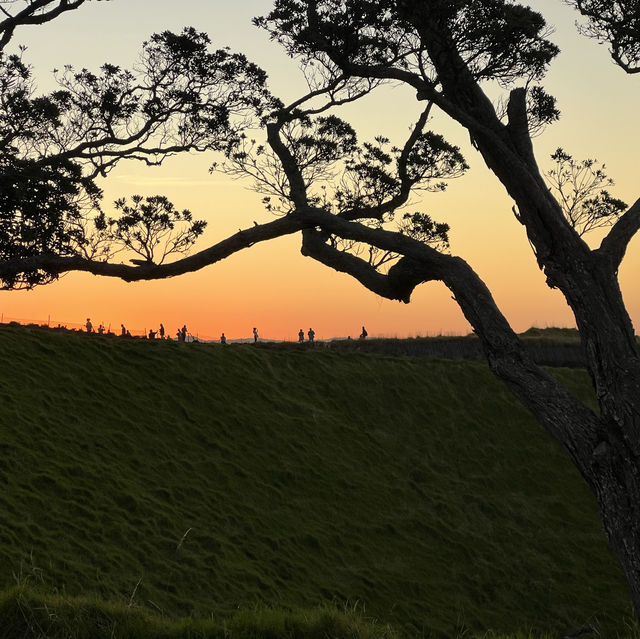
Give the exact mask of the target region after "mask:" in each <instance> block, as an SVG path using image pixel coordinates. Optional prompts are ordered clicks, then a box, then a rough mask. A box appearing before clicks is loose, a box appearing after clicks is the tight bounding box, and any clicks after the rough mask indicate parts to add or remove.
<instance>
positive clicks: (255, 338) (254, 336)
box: [253, 326, 258, 344]
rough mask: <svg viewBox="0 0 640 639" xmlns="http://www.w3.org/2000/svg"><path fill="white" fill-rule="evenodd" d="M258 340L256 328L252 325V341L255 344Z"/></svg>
mask: <svg viewBox="0 0 640 639" xmlns="http://www.w3.org/2000/svg"><path fill="white" fill-rule="evenodd" d="M257 341H258V329H257V328H256V327H255V326H254V327H253V343H254V344H255V343H256V342H257Z"/></svg>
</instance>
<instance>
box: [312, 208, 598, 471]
mask: <svg viewBox="0 0 640 639" xmlns="http://www.w3.org/2000/svg"><path fill="white" fill-rule="evenodd" d="M318 217H320V216H318ZM318 222H319V223H318V226H319V227H320V228H322V230H323V231H330V232H332V233H340V235H342V236H344V237H349V238H350V239H354V240H357V241H361V242H373V243H374V244H375V245H376V246H378V247H379V248H381V249H383V250H394V251H401V250H402V251H403V252H404V257H403V258H401V259H400V261H399V262H398V263H397V264H396V265H394V267H392V268H391V269H390V270H389V273H388V274H387V275H383V274H381V273H378V272H377V271H376V270H375V269H374V268H373V267H371V266H370V265H369V264H368V263H367V262H365V261H364V260H363V259H361V258H358V257H356V256H354V255H350V254H345V253H343V252H341V251H338V250H336V249H334V248H332V247H331V246H329V245H328V244H326V243H325V238H326V234H323V233H322V232H319V231H317V230H306V231H304V232H303V238H304V239H303V247H302V253H303V255H307V256H309V257H312V258H313V259H316V260H318V261H320V262H322V263H323V264H325V265H327V266H329V267H331V268H333V269H335V270H337V271H340V272H343V273H347V274H348V275H351V276H352V277H353V278H355V279H356V280H357V281H359V282H360V283H361V284H363V285H364V286H366V287H367V288H368V289H369V290H371V291H373V292H374V293H376V294H377V295H381V296H383V297H386V298H387V299H392V300H401V301H403V302H405V303H407V302H408V301H409V299H410V296H411V293H412V291H413V290H414V289H415V287H416V286H417V285H418V284H420V283H422V282H428V281H442V282H443V283H444V284H445V286H447V288H449V289H450V290H451V292H452V293H453V294H454V299H455V301H456V302H457V303H458V305H459V306H460V309H461V310H462V312H463V314H464V316H465V318H466V319H467V320H468V321H469V323H470V324H471V325H472V326H473V328H474V331H475V332H476V334H477V335H478V337H479V338H480V340H481V342H482V347H483V350H484V352H485V355H486V357H487V359H488V362H489V365H490V367H491V369H492V370H493V371H494V372H495V373H496V374H497V375H498V377H500V379H502V380H503V381H504V382H505V383H506V384H507V385H508V386H509V388H510V390H511V391H512V392H513V393H514V394H515V395H516V397H518V399H520V401H521V402H522V403H523V404H524V405H525V406H527V408H529V409H530V410H531V411H532V412H533V413H534V414H535V415H536V417H537V418H538V419H540V420H541V422H542V423H543V424H544V425H545V426H546V428H547V429H548V430H549V431H550V432H551V433H552V434H553V435H554V436H556V437H557V438H558V439H559V441H561V442H562V443H563V445H564V446H565V448H566V449H567V451H568V453H569V454H570V455H571V457H572V458H573V460H574V462H575V463H576V465H577V467H578V468H579V469H580V470H581V472H582V473H583V475H584V476H585V479H587V480H588V473H587V472H586V470H587V469H586V468H585V466H584V461H580V460H581V459H582V460H584V459H585V451H588V453H589V456H590V454H591V451H593V449H594V448H595V446H596V445H597V429H598V424H599V420H598V417H597V416H596V415H595V414H594V413H593V411H591V410H590V409H589V408H587V407H586V406H585V405H584V404H582V402H580V401H579V400H578V399H576V398H575V397H573V396H572V395H571V394H570V393H569V392H568V391H567V390H566V389H565V388H564V387H563V386H561V385H560V384H559V383H558V382H557V381H556V380H555V379H553V378H552V377H551V376H550V375H548V374H547V373H545V372H544V371H543V370H542V369H540V368H539V367H538V366H537V365H536V364H535V363H534V362H533V360H532V359H531V357H530V356H529V355H528V354H527V352H526V351H525V350H524V348H523V346H522V343H521V342H520V340H519V338H518V336H517V335H516V334H515V333H514V332H513V330H512V329H511V327H510V325H509V323H508V321H507V320H506V318H505V317H504V316H503V315H502V313H501V312H500V310H499V309H498V307H497V305H496V303H495V301H494V299H493V297H492V295H491V293H490V291H489V289H488V288H487V287H486V285H485V284H484V282H482V280H481V279H480V278H479V277H478V275H477V274H476V273H475V272H474V271H473V269H472V268H471V267H470V266H469V264H467V263H466V262H465V261H464V260H463V259H461V258H459V257H454V256H450V255H444V254H442V253H439V252H438V251H436V250H435V249H432V248H431V247H429V246H425V245H423V244H421V243H420V242H416V241H415V240H412V239H411V238H407V237H405V236H403V235H400V234H398V233H392V232H390V231H381V230H379V229H371V228H369V227H366V226H363V225H362V224H358V223H354V222H347V221H345V220H341V219H339V218H336V217H335V216H327V217H326V219H325V220H324V222H320V220H319V219H318ZM576 414H577V415H579V416H580V419H579V420H577V421H574V420H573V419H571V420H569V421H568V420H567V416H568V415H574V416H575V415H576ZM588 481H589V480H588Z"/></svg>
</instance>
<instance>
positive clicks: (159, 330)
mask: <svg viewBox="0 0 640 639" xmlns="http://www.w3.org/2000/svg"><path fill="white" fill-rule="evenodd" d="M158 332H159V333H160V339H164V325H163V324H162V323H160V328H159V329H158Z"/></svg>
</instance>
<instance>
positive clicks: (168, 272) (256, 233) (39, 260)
mask: <svg viewBox="0 0 640 639" xmlns="http://www.w3.org/2000/svg"><path fill="white" fill-rule="evenodd" d="M311 225H313V220H311V219H306V218H303V217H302V216H297V215H296V216H293V215H292V216H287V217H283V218H280V219H278V220H275V221H273V222H269V223H266V224H261V225H258V226H254V227H252V228H249V229H244V230H240V231H238V233H235V234H234V235H231V236H230V237H228V238H226V239H224V240H222V241H221V242H218V243H217V244H214V245H213V246H210V247H209V248H207V249H204V250H202V251H200V252H198V253H194V254H193V255H190V256H189V257H185V258H182V259H181V260H177V261H175V262H171V263H169V264H162V265H155V264H152V263H149V264H145V265H142V266H128V265H126V264H112V263H109V262H100V261H96V260H90V259H86V258H85V257H80V256H72V257H60V256H57V255H53V254H50V253H49V254H41V255H34V256H33V257H28V258H24V259H18V260H8V261H4V262H0V279H8V280H11V279H12V278H14V277H15V276H16V274H19V273H22V272H28V271H33V270H42V271H46V272H47V273H49V274H52V275H59V274H61V273H66V272H69V271H84V272H86V273H92V274H93V275H104V276H108V277H119V278H120V279H123V280H125V281H126V282H137V281H140V280H157V279H164V278H167V277H175V276H176V275H182V274H184V273H191V272H193V271H197V270H199V269H201V268H203V267H205V266H209V265H210V264H215V263H216V262H219V261H220V260H223V259H224V258H226V257H229V256H230V255H233V253H237V252H238V251H240V250H242V249H245V248H247V247H249V246H253V245H254V244H256V243H258V242H264V241H266V240H271V239H274V238H276V237H281V236H283V235H290V234H291V233H295V232H296V231H299V230H301V229H302V228H305V227H306V226H311Z"/></svg>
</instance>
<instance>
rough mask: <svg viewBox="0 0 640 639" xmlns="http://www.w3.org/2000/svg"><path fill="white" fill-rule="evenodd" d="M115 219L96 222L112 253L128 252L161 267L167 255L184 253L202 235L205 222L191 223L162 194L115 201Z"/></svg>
mask: <svg viewBox="0 0 640 639" xmlns="http://www.w3.org/2000/svg"><path fill="white" fill-rule="evenodd" d="M115 208H116V210H117V211H120V217H118V218H106V217H105V216H104V215H103V216H100V217H99V218H98V220H97V224H96V226H97V231H98V232H99V233H100V234H102V235H103V236H106V238H108V240H109V241H110V243H111V245H112V247H113V248H114V249H115V250H114V252H117V251H119V250H123V249H127V250H129V251H132V252H133V253H135V254H136V255H138V256H139V257H140V258H142V261H143V262H145V263H148V264H162V263H163V262H164V261H165V259H166V258H167V257H169V256H170V255H176V254H184V253H186V252H187V251H189V249H190V248H191V247H192V246H193V244H194V243H195V242H196V240H197V239H198V237H200V235H202V233H203V232H204V229H205V227H206V226H207V222H205V221H204V220H194V219H193V215H192V214H191V212H190V211H189V210H187V209H184V210H182V211H180V210H178V209H176V208H175V206H174V205H173V203H172V202H170V201H169V200H168V199H167V198H166V197H165V196H163V195H153V196H150V197H146V198H143V197H142V196H141V195H133V196H132V197H131V203H128V201H127V199H126V198H120V199H118V200H116V201H115Z"/></svg>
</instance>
